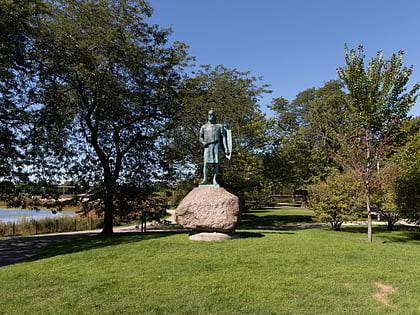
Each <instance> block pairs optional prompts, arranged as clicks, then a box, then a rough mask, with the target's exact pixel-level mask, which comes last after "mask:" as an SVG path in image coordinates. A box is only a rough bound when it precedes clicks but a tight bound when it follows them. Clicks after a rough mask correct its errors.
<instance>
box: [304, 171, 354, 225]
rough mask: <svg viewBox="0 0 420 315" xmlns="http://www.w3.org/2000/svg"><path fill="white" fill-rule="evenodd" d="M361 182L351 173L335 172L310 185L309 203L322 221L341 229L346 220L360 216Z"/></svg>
mask: <svg viewBox="0 0 420 315" xmlns="http://www.w3.org/2000/svg"><path fill="white" fill-rule="evenodd" d="M359 196H360V184H359V182H358V180H357V179H356V178H355V177H354V176H353V175H352V174H351V173H335V174H332V175H330V176H329V177H328V178H327V179H326V180H325V181H321V182H319V183H317V184H314V185H312V186H310V187H309V205H310V207H311V208H312V209H313V210H314V211H315V214H316V217H317V218H318V219H319V220H320V221H327V222H328V223H329V224H330V226H331V228H332V229H333V230H339V229H340V227H341V225H342V224H343V223H344V222H346V221H352V220H354V219H357V218H359V217H360V209H361V206H360V203H359Z"/></svg>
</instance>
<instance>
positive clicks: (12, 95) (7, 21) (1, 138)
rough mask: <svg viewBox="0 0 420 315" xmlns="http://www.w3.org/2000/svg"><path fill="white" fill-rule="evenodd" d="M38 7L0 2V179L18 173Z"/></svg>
mask: <svg viewBox="0 0 420 315" xmlns="http://www.w3.org/2000/svg"><path fill="white" fill-rule="evenodd" d="M41 11H42V5H41V4H40V1H37V0H15V1H1V2H0V177H1V178H3V179H4V178H8V179H10V180H13V179H14V178H15V176H16V175H18V174H19V172H17V171H18V170H19V166H18V160H19V158H20V157H21V155H20V150H19V148H20V141H21V139H22V135H23V130H24V127H25V123H26V122H27V115H26V110H27V108H28V100H27V98H26V96H27V95H28V93H29V92H30V90H31V84H30V80H29V79H28V78H29V74H30V69H31V64H30V60H29V52H30V50H31V45H30V43H31V39H32V38H33V35H34V33H35V32H36V28H34V27H33V25H34V21H36V19H37V18H38V17H39V14H40V12H41Z"/></svg>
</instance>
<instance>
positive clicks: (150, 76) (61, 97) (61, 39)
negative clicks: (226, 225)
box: [33, 0, 188, 234]
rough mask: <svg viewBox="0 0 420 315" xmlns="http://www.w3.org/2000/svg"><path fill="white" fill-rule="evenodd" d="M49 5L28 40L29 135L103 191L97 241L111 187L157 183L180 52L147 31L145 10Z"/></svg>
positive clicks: (175, 106)
mask: <svg viewBox="0 0 420 315" xmlns="http://www.w3.org/2000/svg"><path fill="white" fill-rule="evenodd" d="M46 5H47V6H48V12H47V13H46V14H44V15H43V16H42V20H40V23H39V24H38V25H37V27H39V28H40V29H41V30H42V32H40V35H39V36H38V37H37V38H36V40H35V41H34V47H35V49H36V51H35V54H34V55H33V58H34V60H36V62H37V63H36V69H35V70H36V75H37V77H38V78H39V80H38V82H37V83H38V88H39V90H38V94H37V96H38V104H39V106H38V107H39V108H38V110H37V115H38V116H37V118H38V120H37V121H38V122H37V123H36V124H35V125H34V127H35V128H34V130H35V131H34V134H35V135H37V136H40V135H41V137H43V136H42V134H43V133H44V132H45V135H46V136H45V137H43V140H44V141H43V143H44V144H45V143H46V144H50V145H51V147H50V148H51V150H52V151H54V152H57V153H58V154H59V155H57V156H58V157H60V158H62V160H61V162H66V165H63V164H60V165H59V167H65V169H66V170H68V171H73V172H75V173H76V174H78V175H79V176H84V177H85V178H84V181H86V182H90V183H95V182H98V181H99V182H100V183H101V185H100V188H101V189H100V195H101V196H102V198H103V199H102V200H103V211H104V228H103V231H102V233H104V234H110V233H112V232H113V228H112V227H113V217H114V211H115V205H116V202H115V199H116V197H117V193H118V191H117V190H118V189H117V186H118V184H119V183H125V182H131V183H137V184H138V185H142V184H144V183H146V182H148V181H150V180H151V179H153V177H154V175H156V172H157V171H156V163H157V162H158V161H159V158H160V157H159V153H158V152H159V146H160V145H161V142H162V141H161V137H162V135H163V133H164V132H165V131H166V130H167V129H169V128H170V126H171V124H172V123H173V121H174V120H175V119H176V118H177V117H176V113H177V112H179V111H180V106H181V105H180V103H177V102H175V101H174V96H175V95H176V92H177V90H178V88H179V84H180V79H181V78H180V73H181V69H182V68H181V67H182V66H183V65H184V64H185V62H186V60H187V59H188V57H187V53H186V46H185V45H183V44H182V43H174V44H173V45H172V46H168V44H167V38H168V36H169V34H170V30H167V29H160V28H159V27H158V26H156V25H148V24H147V23H146V19H147V18H148V17H150V16H151V14H152V8H151V7H150V6H149V5H148V3H147V2H145V1H141V0H136V1H134V0H133V1H131V0H117V1H114V0H113V1H111V0H100V1H91V0H87V1H76V0H59V1H46ZM49 137H51V138H49ZM50 139H51V141H50ZM63 149H65V151H63ZM52 151H49V152H52ZM63 152H65V155H63ZM49 156H50V155H49ZM57 162H58V161H57V160H56V163H57ZM86 175H90V177H89V176H86ZM76 181H81V180H80V179H79V180H76Z"/></svg>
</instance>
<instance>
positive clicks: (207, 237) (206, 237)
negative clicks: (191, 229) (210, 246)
mask: <svg viewBox="0 0 420 315" xmlns="http://www.w3.org/2000/svg"><path fill="white" fill-rule="evenodd" d="M240 237H241V236H240V235H239V234H238V233H229V234H228V233H219V232H201V233H196V234H192V235H190V240H192V241H228V240H234V239H237V238H240Z"/></svg>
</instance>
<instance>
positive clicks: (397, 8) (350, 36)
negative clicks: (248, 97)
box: [148, 0, 420, 116]
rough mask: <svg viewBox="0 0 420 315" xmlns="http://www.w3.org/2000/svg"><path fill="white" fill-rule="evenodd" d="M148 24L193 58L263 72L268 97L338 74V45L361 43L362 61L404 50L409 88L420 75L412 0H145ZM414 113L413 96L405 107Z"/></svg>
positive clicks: (417, 19)
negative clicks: (182, 45)
mask: <svg viewBox="0 0 420 315" xmlns="http://www.w3.org/2000/svg"><path fill="white" fill-rule="evenodd" d="M148 2H149V3H150V5H151V6H152V7H153V9H154V13H153V16H152V18H151V19H150V20H149V21H150V22H151V23H155V24H158V25H159V26H160V27H162V28H167V27H171V28H172V30H173V33H172V34H171V36H170V40H171V41H181V42H184V43H185V44H187V45H188V46H189V47H190V48H189V50H188V51H189V53H190V55H191V56H195V57H196V61H195V64H196V65H205V64H210V65H213V66H216V65H220V64H221V65H224V66H225V67H227V68H229V69H236V70H238V71H241V72H245V71H251V75H252V76H255V77H262V78H263V79H262V80H261V81H259V83H260V84H269V85H270V89H271V90H272V93H271V94H269V95H266V96H265V97H264V98H263V99H262V100H261V102H260V105H261V109H262V110H263V111H265V112H266V113H267V114H268V115H270V111H269V110H268V109H267V106H266V105H268V104H270V102H271V100H272V99H273V98H277V97H284V98H286V99H288V100H290V101H291V100H293V99H294V98H295V96H296V95H297V94H298V93H299V92H301V91H304V90H306V89H309V88H313V87H314V88H320V87H322V86H323V85H324V83H325V82H327V81H330V80H335V79H338V77H337V72H336V69H337V68H338V67H342V66H344V65H345V63H344V54H345V49H344V46H345V44H347V45H348V47H349V48H350V49H357V47H358V46H359V45H363V46H364V50H365V55H366V63H367V62H368V60H369V59H370V58H371V57H375V56H376V53H377V52H378V51H379V50H381V51H382V52H383V54H384V57H385V59H390V57H391V56H392V54H394V53H398V51H400V50H401V49H404V51H405V55H404V58H403V61H404V65H405V66H411V65H413V66H414V70H413V74H412V75H411V77H410V81H409V84H408V87H409V88H411V87H412V86H413V85H414V84H415V83H418V82H420V1H419V0H398V1H395V0H351V1H349V0H347V1H344V0H316V1H315V0H257V1H255V0H254V1H251V0H149V1H148ZM410 114H412V115H414V116H420V98H419V100H417V103H416V105H415V106H414V107H413V109H412V110H411V111H410Z"/></svg>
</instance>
